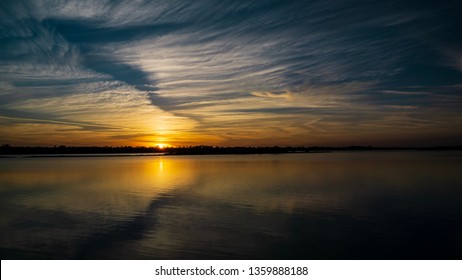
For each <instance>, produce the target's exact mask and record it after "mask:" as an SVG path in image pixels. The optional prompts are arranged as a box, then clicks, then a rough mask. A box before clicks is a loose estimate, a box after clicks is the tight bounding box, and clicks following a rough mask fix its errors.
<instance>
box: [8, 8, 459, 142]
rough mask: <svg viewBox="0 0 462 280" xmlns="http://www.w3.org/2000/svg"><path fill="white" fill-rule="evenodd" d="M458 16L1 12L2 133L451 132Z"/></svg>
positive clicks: (441, 11) (297, 138)
mask: <svg viewBox="0 0 462 280" xmlns="http://www.w3.org/2000/svg"><path fill="white" fill-rule="evenodd" d="M457 11H460V5H459V4H457V3H448V5H445V6H444V7H443V6H442V5H439V4H435V3H431V2H422V3H420V2H419V3H417V2H414V1H392V2H387V3H383V2H380V1H376V2H375V1H372V2H370V3H369V2H368V3H360V2H358V1H353V0H351V1H333V0H332V1H331V0H329V1H318V2H306V1H290V2H286V1H277V0H264V1H257V2H249V1H221V2H220V3H217V2H216V1H195V2H190V1H182V0H175V1H167V2H163V1H161V2H159V1H54V2H53V3H52V4H50V3H49V2H47V1H39V0H36V1H32V0H31V1H14V2H13V1H11V2H5V3H2V4H1V6H0V13H1V19H0V47H1V48H2V53H1V54H0V88H1V90H2V92H1V93H0V101H1V102H2V103H1V104H0V115H2V116H3V117H4V122H5V124H6V127H13V126H14V125H17V124H18V123H19V122H21V123H22V125H28V124H32V123H34V124H39V123H40V124H44V123H46V122H48V123H49V124H50V125H53V126H57V125H58V126H59V125H66V126H67V127H66V130H67V131H70V130H73V129H75V130H79V131H80V132H85V131H86V132H88V133H90V132H91V133H94V134H95V137H94V139H96V138H97V137H98V136H97V135H98V132H99V133H100V134H99V136H101V139H106V140H108V139H113V140H114V141H115V140H118V141H120V139H123V138H124V137H125V139H127V141H131V140H133V139H136V141H141V142H142V141H151V140H146V139H153V140H152V141H160V140H154V139H161V138H162V137H163V138H164V139H176V140H175V141H177V143H187V141H188V137H187V135H190V137H189V138H190V140H189V141H190V142H191V143H192V142H197V141H199V140H198V139H201V141H202V140H203V139H210V142H213V143H239V139H241V140H242V141H244V142H246V143H249V144H252V141H254V142H255V143H270V142H271V141H273V142H274V141H276V142H278V143H290V142H291V141H292V142H298V143H318V142H319V143H321V142H323V143H328V142H329V141H330V140H329V139H337V140H338V139H342V137H343V139H350V138H351V139H350V140H351V142H352V141H353V139H354V137H355V135H356V137H360V135H367V139H369V140H371V139H373V138H374V137H375V138H374V139H380V137H383V133H382V132H383V131H384V130H387V133H389V134H394V135H397V134H399V133H400V132H401V131H402V130H407V131H410V130H413V129H410V128H412V127H414V128H415V129H417V130H423V129H425V130H428V131H437V127H441V122H449V123H452V124H453V125H452V126H451V125H449V126H448V128H447V129H450V128H449V127H451V129H453V128H454V127H457V126H458V125H459V124H460V118H461V116H460V115H459V114H458V113H457V109H456V107H457V106H458V105H459V104H460V98H459V97H460V91H459V89H458V88H457V85H458V84H460V79H461V78H462V77H461V73H460V69H459V68H460V67H459V66H460V65H459V64H460V63H458V61H459V57H460V55H459V54H460V52H459V51H457V48H454V47H453V48H452V49H451V51H450V52H449V51H447V50H448V48H447V46H460V45H461V42H460V36H458V32H457V28H455V27H456V26H458V25H457V23H458V21H459V20H458V14H459V13H458V12H457ZM458 38H459V39H458ZM445 55H446V56H450V57H452V60H451V61H453V62H451V63H446V64H445V63H442V58H441V57H442V56H445ZM413 87H414V88H413ZM13 111H14V112H17V113H16V115H15V116H14V121H13V117H12V116H11V112H13ZM8 112H9V113H8ZM8 114H10V115H8ZM448 115H451V118H452V119H449V118H448V117H447V116H448ZM21 116H23V117H22V118H21ZM121 116H122V117H121ZM33 120H36V121H35V122H34V121H33ZM86 124H89V125H90V124H91V126H85V125H86ZM69 126H71V127H69ZM379 127H380V128H382V132H381V130H380V129H378V128H379ZM98 128H100V129H98ZM105 128H110V129H106V130H105ZM384 128H386V129H384ZM17 131H19V130H17ZM59 131H60V130H56V131H55V134H54V135H56V137H57V135H58V134H59ZM413 131H414V130H413ZM352 132H354V133H353V135H351V133H352ZM435 133H436V132H435ZM2 135H9V136H8V137H9V138H8V139H14V137H13V136H11V133H9V132H8V129H6V130H4V131H2ZM167 135H170V136H167ZM374 135H375V136H374ZM88 137H89V138H86V139H90V138H91V136H90V134H88ZM169 137H170V138H169ZM26 138H27V137H25V138H24V139H26ZM31 139H32V138H31ZM60 139H61V138H60ZM130 139H131V140H130ZM350 140H348V141H350ZM24 141H26V140H24ZM88 141H89V140H88ZM165 141H166V140H165ZM172 141H173V140H172ZM233 141H234V142H233ZM316 141H318V142H316ZM332 141H333V140H332ZM338 141H340V140H338ZM345 141H346V140H345ZM141 142H140V143H141ZM206 142H207V141H206ZM143 143H145V142H143Z"/></svg>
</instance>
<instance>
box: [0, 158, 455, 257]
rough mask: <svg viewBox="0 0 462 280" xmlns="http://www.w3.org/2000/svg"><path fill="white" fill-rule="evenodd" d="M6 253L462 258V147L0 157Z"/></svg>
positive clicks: (2, 249)
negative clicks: (457, 149) (453, 149)
mask: <svg viewBox="0 0 462 280" xmlns="http://www.w3.org/2000/svg"><path fill="white" fill-rule="evenodd" d="M0 234H1V236H0V254H1V259H29V258H32V259H236V258H237V259H454V258H456V259H461V258H462V153H461V152H367V153H366V152H344V153H325V154H286V155H231V156H229V155H228V156H158V157H103V158H15V159H5V158H3V159H0Z"/></svg>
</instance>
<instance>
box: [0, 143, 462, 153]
mask: <svg viewBox="0 0 462 280" xmlns="http://www.w3.org/2000/svg"><path fill="white" fill-rule="evenodd" d="M390 150H462V146H438V147H425V148H412V147H373V146H344V147H328V146H310V147H304V146H301V147H300V146H296V147H290V146H289V147H279V146H272V147H219V146H206V145H198V146H181V147H164V148H161V147H158V146H156V147H143V146H137V147H132V146H119V147H114V146H83V147H70V146H64V145H61V146H53V147H41V146H37V147H25V146H10V145H8V144H4V145H1V146H0V155H44V154H71V155H73V154H166V155H214V154H283V153H321V152H333V151H390Z"/></svg>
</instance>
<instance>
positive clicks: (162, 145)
mask: <svg viewBox="0 0 462 280" xmlns="http://www.w3.org/2000/svg"><path fill="white" fill-rule="evenodd" d="M156 146H157V147H159V149H163V148H165V147H166V145H165V144H157V145H156Z"/></svg>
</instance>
